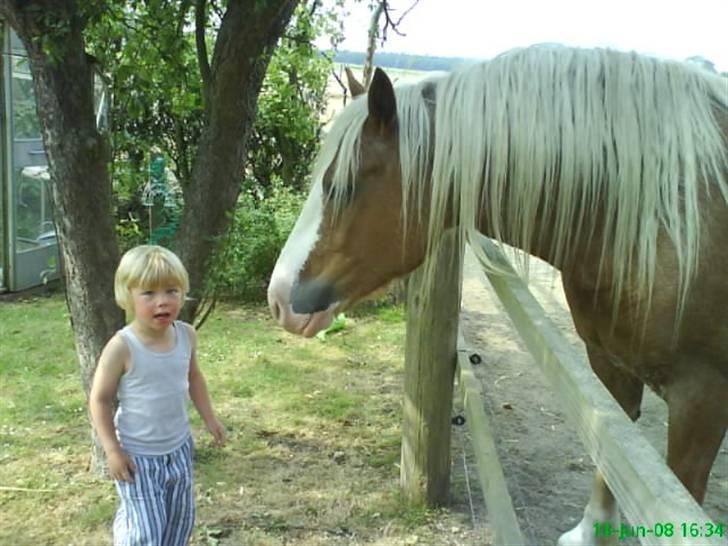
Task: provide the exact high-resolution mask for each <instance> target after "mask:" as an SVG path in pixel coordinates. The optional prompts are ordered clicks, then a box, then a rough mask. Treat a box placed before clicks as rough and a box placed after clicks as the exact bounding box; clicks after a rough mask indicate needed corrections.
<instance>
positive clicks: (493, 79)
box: [314, 45, 728, 305]
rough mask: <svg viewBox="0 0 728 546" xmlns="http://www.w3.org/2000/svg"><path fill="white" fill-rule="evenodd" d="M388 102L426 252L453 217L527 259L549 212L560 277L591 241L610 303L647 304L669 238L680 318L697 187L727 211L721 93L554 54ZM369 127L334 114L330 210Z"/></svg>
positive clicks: (328, 148)
mask: <svg viewBox="0 0 728 546" xmlns="http://www.w3.org/2000/svg"><path fill="white" fill-rule="evenodd" d="M428 96H434V98H435V100H434V101H433V100H431V99H428V98H427V97H428ZM658 97H659V100H657V98H658ZM396 98H397V114H398V123H399V147H400V162H401V171H402V172H401V174H402V192H403V197H404V203H405V207H404V210H403V211H402V213H403V215H405V216H407V215H408V214H410V213H411V208H412V206H413V202H414V203H415V204H417V203H419V202H420V200H421V198H422V197H423V195H424V192H425V191H428V192H430V193H429V196H430V203H431V213H430V217H429V220H428V241H429V242H430V244H432V243H433V242H434V241H437V239H438V238H439V235H440V234H441V232H442V231H443V229H444V226H445V222H446V216H447V212H448V211H447V210H446V207H447V206H448V203H451V204H452V206H453V208H454V210H453V211H452V212H453V213H454V215H455V217H457V218H459V230H460V232H461V236H462V237H463V238H464V239H463V240H465V238H467V237H468V235H469V234H470V233H471V232H472V231H474V230H476V229H477V227H478V225H479V222H480V219H481V215H483V217H485V218H487V219H488V221H489V222H490V227H491V229H492V233H491V234H490V235H491V236H493V237H494V238H495V239H496V240H498V241H499V242H503V241H509V242H511V243H512V244H515V245H516V246H518V247H519V248H522V249H525V250H528V249H530V248H532V247H533V244H534V240H535V237H537V235H538V233H539V232H540V231H541V229H542V226H540V225H539V224H538V222H537V221H536V220H537V218H538V217H539V214H538V213H539V207H541V208H542V209H543V208H546V209H547V210H551V213H552V216H551V219H550V221H553V225H552V226H551V227H550V229H551V233H552V244H551V246H550V248H549V249H548V254H549V255H548V258H549V260H550V261H551V262H552V263H554V264H555V265H556V266H557V267H558V266H559V265H560V264H564V263H566V262H567V261H568V260H570V259H573V254H572V253H573V252H574V251H575V245H574V243H575V239H576V237H577V236H581V234H583V233H593V232H594V229H595V228H596V227H599V228H600V229H602V230H603V233H604V234H605V236H604V241H605V242H604V247H603V248H602V261H603V262H605V261H606V263H604V264H603V265H605V266H608V267H609V268H610V270H611V271H612V273H613V275H614V297H615V298H619V294H621V292H622V288H623V285H624V283H625V282H626V281H627V279H632V280H634V281H635V282H636V283H637V287H638V289H640V290H644V291H645V293H646V294H650V293H651V291H652V285H653V281H654V272H655V263H656V252H657V240H658V233H659V232H660V230H664V231H665V232H666V234H667V236H668V237H669V238H670V240H672V241H673V242H674V245H675V249H676V257H677V263H678V269H679V271H678V290H679V295H680V301H681V305H682V303H683V302H684V299H685V297H686V295H687V290H688V288H689V284H690V280H691V279H692V277H693V275H694V273H695V271H696V266H697V262H698V258H699V256H698V254H699V252H698V250H699V248H700V229H701V226H700V224H701V213H700V209H699V195H700V185H701V184H704V185H705V189H706V190H710V191H711V193H712V192H715V191H717V192H718V194H719V195H721V196H722V198H723V199H725V200H727V201H728V180H726V172H728V153H727V152H726V146H725V142H724V136H723V134H722V132H721V130H720V128H719V126H718V124H717V121H716V117H715V110H716V109H728V82H727V81H726V79H724V78H721V77H719V76H717V75H713V74H710V73H708V72H706V71H704V70H703V69H700V68H697V67H694V66H690V65H686V64H682V63H677V62H672V61H662V60H657V59H654V58H650V57H645V56H640V55H637V54H630V53H621V52H616V51H611V50H605V49H593V50H587V49H575V48H567V47H561V46H550V45H549V46H534V47H531V48H527V49H522V50H514V51H510V52H507V53H505V54H503V55H501V56H499V57H497V58H495V59H492V60H490V61H487V62H483V63H481V64H477V65H473V66H470V67H467V68H465V69H463V70H459V71H457V72H454V73H452V74H450V75H446V76H442V77H438V78H436V79H431V80H426V81H423V82H420V83H418V84H415V85H410V86H406V87H399V88H397V89H396ZM366 115H367V111H366V102H365V101H362V100H355V101H353V102H352V104H351V105H350V106H348V107H347V108H346V109H345V110H344V111H343V112H342V114H341V115H340V116H339V118H338V119H337V121H336V122H335V123H334V125H333V127H332V129H331V132H330V133H329V135H328V136H327V139H326V140H325V142H324V145H323V147H322V151H321V153H320V155H319V161H318V163H317V166H316V168H315V171H314V177H315V180H320V179H322V177H323V175H324V173H325V172H326V170H327V169H328V168H329V167H330V166H331V165H332V163H333V162H334V161H335V162H336V164H335V166H334V169H333V176H332V181H333V183H332V186H333V188H334V191H333V192H332V199H333V203H332V204H333V206H334V207H335V208H337V209H338V208H340V206H341V204H342V203H341V200H342V197H341V196H342V195H343V194H344V192H343V190H342V188H344V187H345V186H346V185H347V184H349V183H351V181H352V180H354V179H355V177H354V174H355V173H356V172H357V168H358V162H359V140H360V135H361V128H362V126H363V124H364V121H365V119H366ZM433 125H434V127H436V131H435V132H434V133H433V132H432V126H433ZM481 197H482V199H481ZM506 207H507V208H506ZM550 207H553V209H551V208H550ZM415 210H418V211H419V210H421V207H419V206H416V205H415ZM597 211H601V212H602V219H603V221H604V222H605V223H604V224H603V225H600V226H595V225H594V224H593V223H592V220H593V219H594V218H595V217H596V216H597V214H596V212H597ZM542 217H543V215H542ZM504 219H507V221H503V220H504ZM493 267H495V265H494V266H493ZM617 301H618V300H617Z"/></svg>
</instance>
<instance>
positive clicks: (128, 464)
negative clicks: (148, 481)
mask: <svg viewBox="0 0 728 546" xmlns="http://www.w3.org/2000/svg"><path fill="white" fill-rule="evenodd" d="M106 460H107V462H108V464H109V474H111V477H112V478H113V479H115V480H119V481H124V482H132V481H134V472H136V465H135V464H134V463H133V462H132V460H131V459H130V458H129V455H127V454H126V452H125V451H123V450H121V449H114V450H113V451H110V452H109V453H107V454H106Z"/></svg>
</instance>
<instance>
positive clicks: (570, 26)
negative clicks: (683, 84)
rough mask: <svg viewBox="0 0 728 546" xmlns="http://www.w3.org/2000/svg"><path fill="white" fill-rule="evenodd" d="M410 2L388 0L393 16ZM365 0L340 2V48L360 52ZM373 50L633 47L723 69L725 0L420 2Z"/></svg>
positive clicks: (727, 43)
mask: <svg viewBox="0 0 728 546" xmlns="http://www.w3.org/2000/svg"><path fill="white" fill-rule="evenodd" d="M414 1H415V0H390V5H391V6H392V8H393V15H394V18H395V19H396V18H398V17H399V16H400V15H401V14H403V13H404V12H405V11H406V10H407V9H408V8H409V7H410V6H411V5H412V4H413V3H414ZM366 3H367V0H363V2H362V4H360V5H358V6H357V5H356V4H355V3H354V2H352V0H347V6H348V9H349V11H350V12H351V13H350V15H349V16H348V17H347V18H346V19H345V29H344V34H345V37H346V39H345V41H344V43H342V44H341V45H340V46H339V48H340V49H349V50H354V51H364V50H365V48H366V43H367V29H368V26H369V19H370V15H369V12H368V11H367V9H366ZM400 31H401V32H402V33H404V34H406V36H397V35H396V34H394V33H389V35H388V39H387V42H386V43H385V45H384V46H383V47H381V48H380V49H379V50H380V51H386V52H402V53H414V54H420V55H433V56H443V57H472V58H483V59H487V58H491V57H493V56H495V55H497V54H498V53H501V52H503V51H506V50H508V49H511V48H514V47H522V46H528V45H532V44H536V43H544V42H555V43H561V44H566V45H573V46H584V47H611V48H614V49H619V50H626V51H630V50H634V51H637V52H640V53H646V54H650V55H654V56H657V57H662V58H669V59H677V60H684V59H686V58H688V57H691V56H698V55H699V56H702V57H704V58H706V59H708V60H710V61H712V62H713V63H714V64H715V67H716V69H717V70H718V71H728V0H681V1H676V0H598V1H597V0H420V1H419V3H418V4H417V5H416V6H415V7H414V9H413V10H412V11H411V12H410V13H409V14H407V15H406V17H405V18H404V20H403V21H402V23H401V24H400Z"/></svg>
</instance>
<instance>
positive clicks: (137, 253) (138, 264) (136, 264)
mask: <svg viewBox="0 0 728 546" xmlns="http://www.w3.org/2000/svg"><path fill="white" fill-rule="evenodd" d="M170 284H173V285H176V286H179V287H180V289H181V291H182V301H183V302H184V298H185V295H186V294H187V292H188V291H189V289H190V281H189V276H188V275H187V269H185V266H184V265H183V264H182V261H181V260H180V259H179V258H178V257H177V255H176V254H175V253H174V252H172V251H171V250H169V249H166V248H164V247H161V246H157V245H139V246H136V247H134V248H132V249H131V250H128V251H127V252H126V253H125V254H124V255H123V256H122V257H121V261H120V262H119V267H117V268H116V275H115V276H114V296H115V298H116V304H117V305H118V306H119V307H121V308H122V309H124V310H125V311H132V310H133V307H134V306H133V303H132V298H131V290H132V288H159V287H160V286H164V285H170Z"/></svg>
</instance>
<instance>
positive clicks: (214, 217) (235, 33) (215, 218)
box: [177, 0, 299, 321]
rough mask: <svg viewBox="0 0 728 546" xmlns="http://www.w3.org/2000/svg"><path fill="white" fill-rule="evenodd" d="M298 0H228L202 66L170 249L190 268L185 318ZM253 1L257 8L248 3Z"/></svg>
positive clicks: (223, 227)
mask: <svg viewBox="0 0 728 546" xmlns="http://www.w3.org/2000/svg"><path fill="white" fill-rule="evenodd" d="M298 2H299V0H269V1H267V2H244V1H242V0H235V1H232V0H231V1H230V3H229V4H228V9H227V12H226V13H225V16H224V17H223V19H222V23H221V25H220V32H219V34H218V38H217V42H216V44H215V51H214V54H213V58H212V63H211V69H210V81H209V82H208V85H209V89H208V90H207V92H206V96H207V97H209V101H208V102H207V104H206V107H207V120H206V121H207V122H206V124H205V129H204V130H203V133H202V136H201V139H200V143H199V147H198V151H197V157H196V159H195V163H194V167H193V169H192V180H191V181H190V183H189V184H186V185H185V186H184V198H185V209H184V212H183V214H182V220H181V222H180V230H179V232H178V236H177V245H178V246H177V250H178V252H179V254H180V257H181V258H182V261H183V262H184V264H185V266H186V267H187V270H188V271H189V274H190V297H191V298H192V300H191V301H190V302H189V303H188V304H186V305H185V307H184V309H183V318H184V319H185V320H188V321H191V320H192V318H193V317H194V316H195V314H196V312H197V309H198V307H199V305H200V303H201V302H202V301H203V299H204V298H205V297H206V296H210V294H206V293H205V285H204V283H205V277H206V273H207V268H208V265H209V262H210V258H211V257H212V255H213V253H214V251H215V248H216V246H217V244H218V241H219V239H220V237H222V236H223V235H224V234H225V232H226V231H227V228H228V226H229V218H230V216H229V215H230V212H231V211H232V210H233V209H234V208H235V204H236V202H237V199H238V195H239V193H240V183H241V180H242V177H243V169H244V166H245V157H246V150H247V142H248V137H249V136H250V133H251V129H252V127H253V123H254V122H255V116H256V112H257V103H258V93H259V92H260V89H261V86H262V83H263V78H264V77H265V72H266V69H267V67H268V63H269V61H270V57H271V54H272V52H273V48H274V46H275V44H276V42H277V41H278V39H279V38H280V36H281V35H282V34H283V31H284V30H285V27H286V25H287V24H288V22H289V20H290V18H291V15H292V14H293V11H294V9H295V7H296V5H297V4H298ZM256 6H258V7H256Z"/></svg>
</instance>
